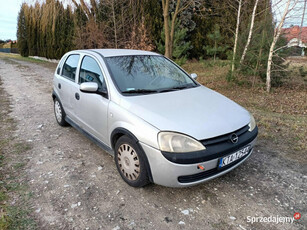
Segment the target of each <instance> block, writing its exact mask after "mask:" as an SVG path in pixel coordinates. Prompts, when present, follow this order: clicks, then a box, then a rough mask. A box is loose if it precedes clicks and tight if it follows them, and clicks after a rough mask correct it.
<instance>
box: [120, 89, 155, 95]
mask: <svg viewBox="0 0 307 230" xmlns="http://www.w3.org/2000/svg"><path fill="white" fill-rule="evenodd" d="M158 92H159V91H157V90H153V89H132V90H127V91H123V92H122V93H128V94H134V93H158Z"/></svg>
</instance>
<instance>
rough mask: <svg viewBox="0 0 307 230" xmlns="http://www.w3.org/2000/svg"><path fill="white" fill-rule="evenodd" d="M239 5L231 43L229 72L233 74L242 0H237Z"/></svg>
mask: <svg viewBox="0 0 307 230" xmlns="http://www.w3.org/2000/svg"><path fill="white" fill-rule="evenodd" d="M238 3H239V7H238V12H237V26H236V32H235V42H234V45H233V56H232V64H231V73H232V74H233V71H234V70H235V59H236V53H237V44H238V36H239V26H240V16H241V7H242V0H239V1H238Z"/></svg>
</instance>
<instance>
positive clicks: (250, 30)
mask: <svg viewBox="0 0 307 230" xmlns="http://www.w3.org/2000/svg"><path fill="white" fill-rule="evenodd" d="M258 1H259V0H256V1H255V5H254V9H253V13H252V19H251V25H250V29H249V34H248V38H247V42H246V45H245V48H244V51H243V54H242V57H241V60H240V64H242V63H243V61H244V58H245V55H246V51H247V48H248V46H249V44H250V41H251V38H252V34H253V29H254V22H255V15H256V10H257V6H258Z"/></svg>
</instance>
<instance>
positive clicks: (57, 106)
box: [54, 101, 62, 122]
mask: <svg viewBox="0 0 307 230" xmlns="http://www.w3.org/2000/svg"><path fill="white" fill-rule="evenodd" d="M54 112H55V117H56V119H57V121H58V122H61V121H62V109H61V105H60V102H58V101H55V103H54Z"/></svg>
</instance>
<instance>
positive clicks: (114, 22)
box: [111, 0, 117, 49]
mask: <svg viewBox="0 0 307 230" xmlns="http://www.w3.org/2000/svg"><path fill="white" fill-rule="evenodd" d="M111 8H112V19H113V25H114V40H115V44H114V45H115V49H117V30H116V18H115V9H114V0H112V2H111Z"/></svg>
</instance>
